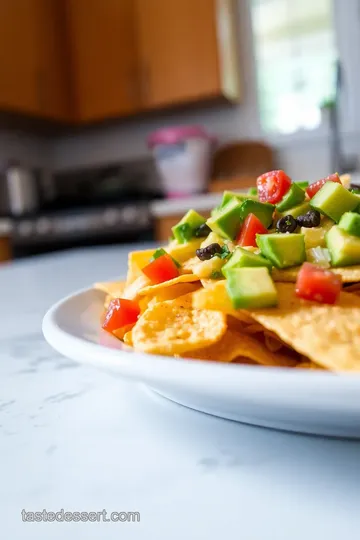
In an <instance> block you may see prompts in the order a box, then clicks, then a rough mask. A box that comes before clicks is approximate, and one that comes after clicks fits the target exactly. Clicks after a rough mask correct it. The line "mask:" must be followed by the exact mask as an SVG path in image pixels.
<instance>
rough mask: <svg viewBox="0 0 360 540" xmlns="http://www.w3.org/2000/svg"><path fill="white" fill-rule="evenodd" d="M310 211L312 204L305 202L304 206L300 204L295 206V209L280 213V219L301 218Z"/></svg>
mask: <svg viewBox="0 0 360 540" xmlns="http://www.w3.org/2000/svg"><path fill="white" fill-rule="evenodd" d="M309 210H310V204H309V203H308V202H304V203H302V204H299V205H298V206H294V207H293V208H290V209H289V210H285V212H278V213H279V216H280V217H284V216H289V215H290V216H292V217H293V218H295V219H296V218H297V217H299V216H303V215H304V214H306V213H307V212H308V211H309Z"/></svg>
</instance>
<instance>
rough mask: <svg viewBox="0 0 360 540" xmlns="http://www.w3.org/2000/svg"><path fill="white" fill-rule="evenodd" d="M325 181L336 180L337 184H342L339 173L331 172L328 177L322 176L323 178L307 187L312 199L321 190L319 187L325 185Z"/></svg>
mask: <svg viewBox="0 0 360 540" xmlns="http://www.w3.org/2000/svg"><path fill="white" fill-rule="evenodd" d="M325 182H336V183H337V184H341V180H340V177H339V175H338V173H335V174H330V175H329V176H327V177H326V178H322V179H321V180H318V181H317V182H314V183H313V184H310V186H308V187H307V188H306V193H307V194H308V196H309V197H310V199H312V198H313V196H314V195H315V194H316V193H317V192H318V191H319V189H320V188H322V187H323V185H324V184H325Z"/></svg>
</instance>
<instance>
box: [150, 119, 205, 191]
mask: <svg viewBox="0 0 360 540" xmlns="http://www.w3.org/2000/svg"><path fill="white" fill-rule="evenodd" d="M214 141H215V139H214V137H212V136H210V135H209V134H208V133H206V131H205V130H204V129H203V128H201V127H200V126H176V127H169V128H163V129H160V130H158V131H155V132H154V133H152V134H151V135H150V136H149V138H148V145H149V147H150V148H151V150H152V152H153V155H154V158H155V162H156V167H157V170H158V172H159V175H160V178H161V182H162V186H163V188H164V191H165V193H166V195H167V196H168V197H169V198H175V197H185V196H187V195H193V194H196V193H202V192H203V191H205V190H206V186H207V183H208V180H209V173H210V161H211V155H212V147H213V144H214Z"/></svg>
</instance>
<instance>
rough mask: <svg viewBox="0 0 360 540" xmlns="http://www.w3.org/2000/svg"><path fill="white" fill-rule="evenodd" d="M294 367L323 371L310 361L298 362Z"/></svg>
mask: <svg viewBox="0 0 360 540" xmlns="http://www.w3.org/2000/svg"><path fill="white" fill-rule="evenodd" d="M295 367H296V368H298V369H324V368H322V367H321V366H318V365H317V364H315V362H312V361H311V360H304V361H303V362H299V363H298V364H297V365H296V366H295Z"/></svg>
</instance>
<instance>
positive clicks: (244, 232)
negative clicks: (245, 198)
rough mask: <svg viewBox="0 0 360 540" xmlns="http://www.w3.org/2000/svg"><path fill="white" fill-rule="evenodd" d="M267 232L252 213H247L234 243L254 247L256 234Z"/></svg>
mask: <svg viewBox="0 0 360 540" xmlns="http://www.w3.org/2000/svg"><path fill="white" fill-rule="evenodd" d="M267 232H269V231H268V230H267V229H266V227H264V225H263V224H262V223H261V221H260V219H258V218H257V217H256V216H255V215H254V214H248V215H247V216H246V218H245V220H244V223H243V224H242V226H241V229H240V231H239V234H238V236H237V238H236V241H235V243H236V244H237V245H238V246H241V247H244V246H253V247H256V245H257V244H256V235H257V234H266V233H267Z"/></svg>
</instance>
